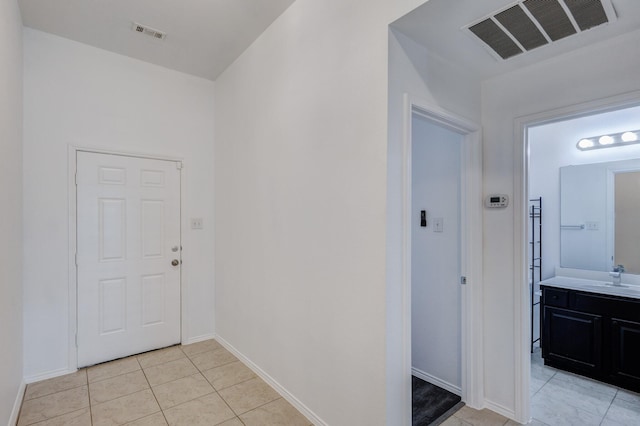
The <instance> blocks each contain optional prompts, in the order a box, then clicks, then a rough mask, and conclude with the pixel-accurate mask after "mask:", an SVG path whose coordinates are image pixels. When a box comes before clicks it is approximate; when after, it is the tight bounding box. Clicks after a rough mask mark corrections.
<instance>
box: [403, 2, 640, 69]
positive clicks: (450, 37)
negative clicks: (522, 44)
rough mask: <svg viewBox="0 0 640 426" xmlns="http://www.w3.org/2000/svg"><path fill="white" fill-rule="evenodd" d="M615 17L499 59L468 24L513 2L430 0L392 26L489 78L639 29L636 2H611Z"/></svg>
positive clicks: (638, 7)
mask: <svg viewBox="0 0 640 426" xmlns="http://www.w3.org/2000/svg"><path fill="white" fill-rule="evenodd" d="M611 2H612V4H613V7H614V9H615V10H616V14H617V16H618V19H617V21H615V22H613V23H609V24H605V25H601V26H599V27H595V28H592V29H590V30H587V31H585V32H583V33H580V34H577V35H573V36H569V37H566V38H564V39H561V40H559V41H557V42H555V43H552V44H550V45H546V46H542V47H539V48H537V49H534V50H532V51H530V52H528V53H523V54H520V55H518V56H515V57H513V58H510V59H507V60H498V59H496V58H495V57H494V56H493V55H491V54H490V53H489V50H488V49H487V48H486V47H485V46H484V45H483V44H482V43H481V42H480V41H479V40H477V39H475V38H473V37H472V36H471V35H470V34H469V33H468V32H467V31H465V30H463V28H465V27H466V26H468V25H469V24H471V23H475V22H478V21H479V20H481V19H482V18H485V17H487V16H488V15H490V14H491V13H493V12H495V11H497V10H502V9H504V8H506V6H509V5H512V4H515V3H516V0H454V1H452V0H429V1H428V2H426V3H425V4H423V5H422V6H420V7H418V8H417V9H415V10H414V11H412V12H411V13H409V14H407V15H405V16H404V17H402V18H400V19H398V20H397V21H396V22H394V23H393V24H392V27H394V28H396V29H398V30H400V31H401V32H402V33H404V34H406V35H407V36H409V37H410V38H412V39H414V40H415V41H417V42H418V43H420V44H422V45H423V46H425V47H426V48H427V49H429V50H430V51H432V52H435V53H436V54H437V55H439V56H441V57H443V58H445V59H447V60H449V61H450V62H453V63H456V64H458V65H460V66H461V67H464V68H466V69H469V70H474V71H475V72H476V73H477V74H478V75H479V76H480V77H481V78H483V79H485V78H490V77H493V76H496V75H499V74H503V73H506V72H509V71H513V70H515V69H517V68H521V67H524V66H528V65H531V64H535V63H537V62H540V61H543V60H546V59H549V58H552V57H554V56H558V55H561V54H564V53H567V52H570V51H572V50H575V49H577V48H579V47H582V46H585V45H588V44H592V43H597V42H599V41H603V40H606V39H609V38H613V37H616V36H619V35H622V34H625V33H628V32H631V31H634V30H638V29H640V0H612V1H611Z"/></svg>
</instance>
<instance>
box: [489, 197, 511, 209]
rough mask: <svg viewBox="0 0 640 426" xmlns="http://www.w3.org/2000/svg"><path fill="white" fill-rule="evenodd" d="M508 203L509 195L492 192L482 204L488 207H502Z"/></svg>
mask: <svg viewBox="0 0 640 426" xmlns="http://www.w3.org/2000/svg"><path fill="white" fill-rule="evenodd" d="M508 205H509V196H508V195H505V194H492V195H488V196H487V198H485V199H484V206H485V207H486V208H488V209H503V208H505V207H507V206H508Z"/></svg>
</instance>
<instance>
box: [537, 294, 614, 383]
mask: <svg viewBox="0 0 640 426" xmlns="http://www.w3.org/2000/svg"><path fill="white" fill-rule="evenodd" d="M543 327H544V339H543V356H544V358H545V360H546V361H547V362H550V364H556V365H558V366H559V367H565V368H567V369H572V370H575V371H581V372H585V373H592V374H596V373H599V372H601V370H602V318H601V317H600V316H599V315H591V314H585V313H582V312H576V311H571V310H568V309H560V308H554V307H551V306H545V307H544V320H543Z"/></svg>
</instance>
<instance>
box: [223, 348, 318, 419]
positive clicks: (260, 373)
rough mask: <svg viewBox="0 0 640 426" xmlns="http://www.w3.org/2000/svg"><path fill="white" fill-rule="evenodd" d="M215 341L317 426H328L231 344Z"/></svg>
mask: <svg viewBox="0 0 640 426" xmlns="http://www.w3.org/2000/svg"><path fill="white" fill-rule="evenodd" d="M215 339H216V340H217V341H218V343H220V344H221V345H222V346H224V347H225V348H226V349H227V350H228V351H229V352H231V353H232V354H234V355H235V356H236V357H237V358H238V359H239V360H240V361H242V362H243V363H244V364H245V365H246V366H247V367H249V368H250V369H251V370H253V372H254V373H256V375H258V376H259V377H260V378H261V379H262V380H264V381H265V382H267V383H268V384H269V385H270V386H271V387H272V388H273V389H274V390H275V391H276V392H278V393H279V394H280V395H281V396H282V397H283V398H284V399H286V400H287V401H288V402H289V403H290V404H291V405H293V406H294V407H295V408H296V409H297V410H298V411H299V412H300V413H301V414H302V415H303V416H305V417H306V418H307V419H308V420H309V421H310V422H311V423H313V424H314V425H315V426H328V425H327V423H326V422H325V421H323V420H322V419H321V418H320V417H318V416H317V415H316V414H315V413H314V412H313V411H311V410H310V409H309V408H308V407H307V406H306V405H304V404H303V403H302V402H300V400H299V399H298V398H296V397H295V396H293V395H292V394H291V393H290V392H289V391H287V390H286V389H285V388H284V387H283V386H282V385H281V384H280V383H278V382H277V381H276V380H275V379H274V378H273V377H271V376H270V375H269V374H267V373H266V372H265V371H264V370H262V369H261V368H260V367H258V366H257V365H256V364H254V363H253V362H252V361H251V360H250V359H248V358H247V357H246V356H244V355H243V354H242V353H240V352H239V351H238V350H237V349H236V348H234V347H233V345H231V344H230V343H229V342H227V341H226V340H224V339H223V338H222V337H220V336H216V337H215Z"/></svg>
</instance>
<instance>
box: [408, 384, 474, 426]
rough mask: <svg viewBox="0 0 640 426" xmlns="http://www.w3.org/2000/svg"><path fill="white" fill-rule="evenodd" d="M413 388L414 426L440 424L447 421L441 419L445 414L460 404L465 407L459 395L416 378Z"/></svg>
mask: <svg viewBox="0 0 640 426" xmlns="http://www.w3.org/2000/svg"><path fill="white" fill-rule="evenodd" d="M411 388H412V392H411V395H412V398H411V399H412V402H413V413H412V419H413V421H412V425H413V426H426V425H433V424H440V423H442V421H444V420H445V418H442V419H441V418H440V417H441V416H443V414H445V413H447V412H448V411H449V410H451V409H452V408H454V407H456V406H457V405H458V404H460V406H462V405H463V404H462V403H461V402H460V397H459V396H458V395H455V394H453V393H451V392H449V391H447V390H444V389H442V388H439V387H437V386H435V385H432V384H431V383H428V382H425V381H424V380H422V379H419V378H417V377H415V376H412V377H411ZM457 408H459V407H456V409H457ZM448 414H453V413H448ZM446 417H448V416H446Z"/></svg>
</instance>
